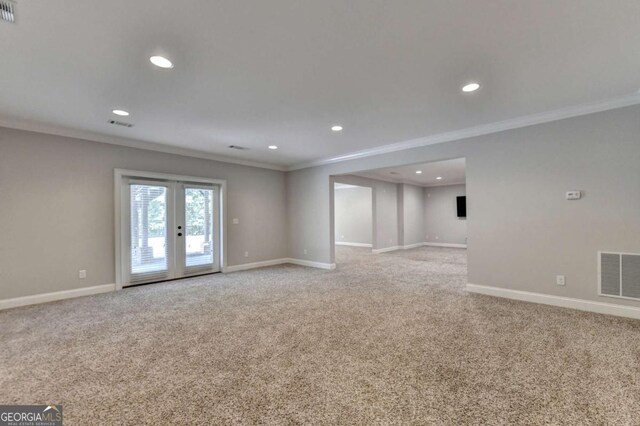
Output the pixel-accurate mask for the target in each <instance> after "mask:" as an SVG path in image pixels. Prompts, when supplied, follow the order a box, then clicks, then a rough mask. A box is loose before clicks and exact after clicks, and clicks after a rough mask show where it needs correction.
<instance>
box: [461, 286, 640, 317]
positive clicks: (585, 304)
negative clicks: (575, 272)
mask: <svg viewBox="0 0 640 426" xmlns="http://www.w3.org/2000/svg"><path fill="white" fill-rule="evenodd" d="M467 291H468V292H470V293H479V294H485V295H488V296H495V297H504V298H507V299H514V300H521V301H523V302H532V303H540V304H543V305H551V306H559V307H562V308H571V309H578V310H580V311H588V312H596V313H599V314H607V315H615V316H619V317H626V318H634V319H640V308H636V307H634V306H623V305H614V304H612V303H604V302H595V301H592V300H584V299H573V298H571V297H562V296H552V295H549V294H542V293H532V292H528V291H521V290H510V289H506V288H500V287H490V286H484V285H477V284H467Z"/></svg>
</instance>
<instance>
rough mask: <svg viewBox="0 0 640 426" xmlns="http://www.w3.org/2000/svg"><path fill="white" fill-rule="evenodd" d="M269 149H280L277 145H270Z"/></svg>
mask: <svg viewBox="0 0 640 426" xmlns="http://www.w3.org/2000/svg"><path fill="white" fill-rule="evenodd" d="M269 149H278V147H277V146H276V145H269Z"/></svg>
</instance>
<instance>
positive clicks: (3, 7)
mask: <svg viewBox="0 0 640 426" xmlns="http://www.w3.org/2000/svg"><path fill="white" fill-rule="evenodd" d="M14 8H15V6H14V4H13V3H12V2H10V1H7V0H0V19H2V20H3V21H7V22H16V15H15V13H14Z"/></svg>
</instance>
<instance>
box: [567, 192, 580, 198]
mask: <svg viewBox="0 0 640 426" xmlns="http://www.w3.org/2000/svg"><path fill="white" fill-rule="evenodd" d="M566 197H567V200H579V199H580V198H582V191H567V194H566Z"/></svg>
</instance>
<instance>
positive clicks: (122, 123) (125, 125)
mask: <svg viewBox="0 0 640 426" xmlns="http://www.w3.org/2000/svg"><path fill="white" fill-rule="evenodd" d="M109 124H113V125H114V126H122V127H133V124H131V123H125V122H124V121H118V120H109Z"/></svg>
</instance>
